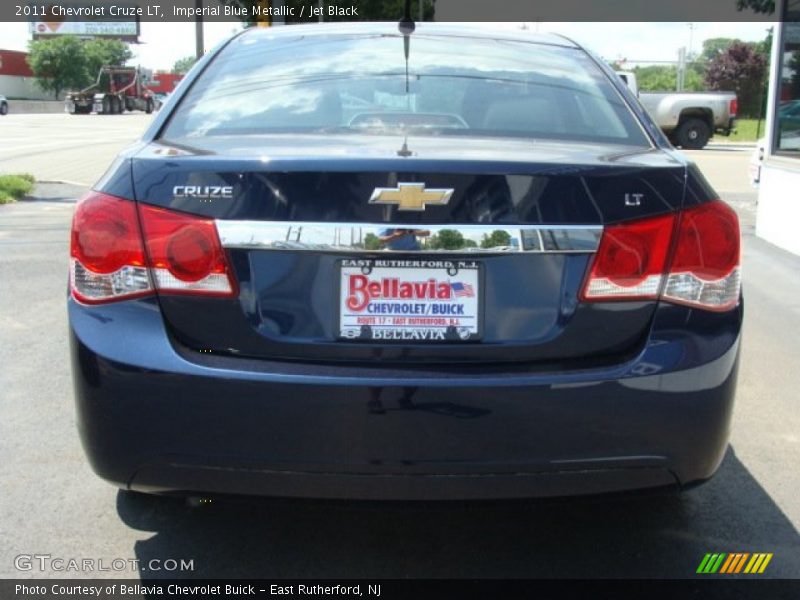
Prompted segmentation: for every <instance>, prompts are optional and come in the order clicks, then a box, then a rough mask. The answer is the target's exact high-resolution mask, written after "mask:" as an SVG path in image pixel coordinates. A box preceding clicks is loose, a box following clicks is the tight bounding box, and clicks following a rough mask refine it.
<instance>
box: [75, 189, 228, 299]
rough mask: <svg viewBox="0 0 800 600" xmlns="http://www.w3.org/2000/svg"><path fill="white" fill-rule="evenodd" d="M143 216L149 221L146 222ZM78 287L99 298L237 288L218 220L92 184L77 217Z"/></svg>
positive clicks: (83, 295)
mask: <svg viewBox="0 0 800 600" xmlns="http://www.w3.org/2000/svg"><path fill="white" fill-rule="evenodd" d="M140 221H141V229H140V225H139V223H140ZM70 255H71V267H70V288H71V291H72V294H73V296H74V297H75V298H76V299H77V300H79V301H81V302H85V303H89V304H97V303H101V302H110V301H114V300H120V299H128V298H133V297H138V296H144V295H148V294H152V293H153V292H154V291H155V290H158V291H159V292H163V293H169V294H194V295H211V296H233V295H235V294H236V284H235V280H234V279H233V277H232V276H231V270H230V268H229V266H228V262H227V259H226V256H225V252H224V250H223V248H222V245H221V243H220V241H219V236H218V235H217V230H216V227H215V225H214V221H213V220H211V219H204V218H201V217H195V216H191V215H187V214H183V213H177V212H173V211H169V210H166V209H162V208H156V207H152V206H144V205H140V206H139V214H138V216H137V209H136V204H135V203H134V202H132V201H130V200H124V199H121V198H116V197H114V196H109V195H106V194H100V193H96V192H90V193H89V194H88V195H87V196H86V197H85V198H83V199H82V200H81V201H80V202H79V203H78V205H77V207H76V209H75V216H74V217H73V221H72V239H71V248H70Z"/></svg>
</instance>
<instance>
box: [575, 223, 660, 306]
mask: <svg viewBox="0 0 800 600" xmlns="http://www.w3.org/2000/svg"><path fill="white" fill-rule="evenodd" d="M674 224H675V217H674V216H673V215H665V216H662V217H655V218H651V219H642V220H640V221H633V222H631V223H624V224H621V225H611V226H610V227H607V228H606V229H605V231H604V232H603V238H602V239H601V240H600V247H599V248H598V250H597V254H596V255H595V258H594V262H593V263H592V267H591V270H590V271H589V277H588V279H587V281H586V285H585V286H584V289H583V294H582V296H583V298H582V299H583V300H619V299H620V298H624V299H628V300H630V299H637V298H639V299H647V298H656V297H658V292H659V289H660V287H661V278H662V276H663V274H664V270H665V266H666V262H667V256H668V254H669V245H670V240H671V239H672V230H673V227H674Z"/></svg>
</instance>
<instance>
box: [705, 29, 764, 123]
mask: <svg viewBox="0 0 800 600" xmlns="http://www.w3.org/2000/svg"><path fill="white" fill-rule="evenodd" d="M756 47H757V45H756V44H746V43H744V42H735V43H734V44H732V45H731V47H730V48H728V49H727V50H726V51H725V52H723V53H721V54H718V55H717V56H716V57H715V58H714V60H712V61H710V62H709V63H708V68H707V69H706V75H705V80H706V84H707V85H708V87H709V88H710V89H712V90H720V91H727V92H736V95H737V96H738V98H739V114H740V115H741V116H743V117H758V116H759V111H760V109H761V104H762V98H761V96H762V92H763V86H764V78H765V77H766V76H767V57H766V56H764V55H763V54H760V53H759V52H758V51H757V50H756Z"/></svg>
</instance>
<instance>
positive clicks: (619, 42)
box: [0, 22, 769, 69]
mask: <svg viewBox="0 0 800 600" xmlns="http://www.w3.org/2000/svg"><path fill="white" fill-rule="evenodd" d="M492 26H499V27H512V28H513V27H520V26H521V25H520V24H512V23H503V24H492ZM524 26H525V27H528V28H530V29H531V30H538V31H541V32H555V33H561V34H564V35H566V36H568V37H571V38H573V39H575V40H576V41H577V42H579V43H581V44H584V45H585V46H587V47H589V48H591V49H592V50H594V51H595V52H597V53H598V54H600V55H601V56H602V57H603V58H606V59H608V60H615V59H619V58H627V59H628V60H629V61H634V60H638V61H670V60H676V59H677V54H678V48H679V47H681V46H685V47H687V48H688V47H689V44H690V38H691V46H692V49H693V50H695V51H698V50H700V48H701V47H702V42H703V40H704V39H708V38H714V37H737V38H740V39H743V40H747V41H755V40H761V39H764V37H766V29H767V27H769V25H768V24H766V23H731V22H724V23H693V24H692V28H690V27H689V24H688V23H547V22H544V23H527V24H525V25H524ZM238 27H239V26H238V25H237V24H235V23H212V22H207V23H205V42H206V47H207V48H209V49H210V48H211V47H213V46H214V45H216V44H217V43H218V42H219V41H220V40H222V39H224V38H225V37H227V36H228V35H230V34H231V33H232V32H233V31H235V30H236V29H237V28H238ZM28 39H29V33H28V24H27V23H8V22H0V48H3V49H6V50H25V49H26V47H27V44H28ZM140 40H141V41H142V42H143V43H142V44H140V45H138V46H134V53H135V58H134V60H133V61H132V62H133V63H135V64H140V65H142V66H144V67H148V68H152V69H169V68H171V67H172V65H173V64H174V63H175V61H176V60H178V59H179V58H182V57H184V56H188V55H191V54H194V24H192V23H148V22H143V23H142V24H141V37H140Z"/></svg>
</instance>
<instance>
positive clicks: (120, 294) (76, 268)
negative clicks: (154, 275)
mask: <svg viewBox="0 0 800 600" xmlns="http://www.w3.org/2000/svg"><path fill="white" fill-rule="evenodd" d="M70 256H71V260H70V288H71V290H72V294H73V295H74V296H75V298H76V299H78V300H80V301H81V302H87V303H98V302H107V301H110V300H117V299H121V298H130V297H132V296H142V295H146V294H150V293H152V286H151V284H150V278H149V277H148V274H147V266H146V261H145V255H144V248H143V247H142V236H141V232H140V231H139V220H138V218H137V216H136V206H135V205H134V204H133V202H131V201H129V200H123V199H121V198H116V197H114V196H108V195H105V194H99V193H96V192H90V193H89V194H87V195H86V196H85V197H84V198H83V199H82V200H81V201H80V202H79V203H78V205H77V206H76V207H75V215H74V216H73V218H72V234H71V243H70Z"/></svg>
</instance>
